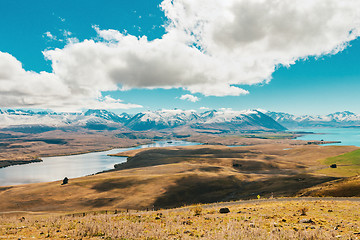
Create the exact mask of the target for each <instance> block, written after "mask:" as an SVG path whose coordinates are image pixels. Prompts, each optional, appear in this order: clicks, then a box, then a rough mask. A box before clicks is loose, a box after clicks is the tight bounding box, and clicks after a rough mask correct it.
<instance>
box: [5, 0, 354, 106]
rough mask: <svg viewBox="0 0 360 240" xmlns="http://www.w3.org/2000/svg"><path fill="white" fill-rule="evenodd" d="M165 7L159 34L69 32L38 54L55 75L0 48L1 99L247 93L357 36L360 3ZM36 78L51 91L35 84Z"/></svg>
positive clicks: (169, 0)
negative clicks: (31, 68) (59, 44)
mask: <svg viewBox="0 0 360 240" xmlns="http://www.w3.org/2000/svg"><path fill="white" fill-rule="evenodd" d="M161 7H162V9H163V10H164V12H165V14H166V16H167V18H168V19H169V24H168V26H167V27H166V34H165V35H164V36H162V37H161V38H160V39H155V40H153V41H149V40H148V39H147V38H146V36H143V37H136V36H132V35H129V34H127V33H121V32H119V31H117V30H112V29H109V30H101V29H99V28H98V27H94V28H95V30H96V32H97V34H98V38H97V39H89V40H84V41H81V42H80V41H78V40H77V39H73V40H71V39H70V40H69V41H68V44H67V45H66V46H65V47H64V48H63V49H54V50H46V51H44V55H45V57H46V58H47V59H48V60H50V61H51V62H52V67H53V72H52V73H45V72H43V73H40V74H37V73H33V72H26V71H24V70H23V69H22V67H21V64H20V63H19V62H17V60H16V59H15V60H14V59H10V57H9V56H7V57H4V56H2V55H1V57H2V58H3V59H2V60H1V59H0V61H4V59H5V60H6V59H7V60H9V59H10V60H9V61H10V62H11V64H13V65H14V66H12V68H9V69H7V68H0V76H1V74H2V75H4V76H10V77H7V78H6V79H5V82H7V83H6V84H3V83H4V81H3V80H1V81H2V84H1V85H0V92H1V93H2V92H5V93H6V94H1V97H0V100H1V102H4V101H3V100H6V101H5V102H8V105H10V103H11V102H12V103H16V104H21V102H23V103H24V104H29V103H32V104H34V105H36V104H39V103H41V100H45V99H50V100H48V102H49V105H50V103H54V102H56V103H57V104H58V105H67V104H68V103H67V102H68V99H71V100H74V99H75V98H76V99H80V100H81V101H80V102H82V103H86V104H89V102H90V100H88V99H91V101H95V100H96V99H97V98H98V97H99V96H101V92H102V91H109V90H118V89H119V88H120V89H122V90H127V89H131V88H150V89H152V88H165V89H169V88H183V89H185V90H188V91H189V92H190V93H192V94H194V93H201V94H203V95H206V96H227V95H233V96H238V95H242V94H247V93H248V91H246V90H244V89H242V88H241V87H239V86H244V85H252V84H258V83H267V82H269V81H270V80H271V75H272V73H273V72H274V71H275V68H276V67H277V66H279V65H284V66H290V65H292V64H294V63H295V62H296V61H297V60H299V59H304V58H307V57H309V56H322V55H324V54H336V53H337V52H339V51H341V50H343V49H344V48H345V47H346V46H347V45H348V43H349V42H350V41H351V40H354V39H356V38H357V37H358V36H359V33H360V31H359V29H360V17H359V16H360V1H358V0H344V1H338V0H327V1H323V0H282V1H273V0H254V1H248V0H226V1H218V0H197V1H193V0H164V1H163V2H162V4H161ZM67 35H68V37H69V34H67ZM0 64H1V63H0ZM2 64H5V65H6V64H10V63H2ZM14 69H15V70H14ZM14 79H16V80H15V81H14ZM34 82H41V83H42V84H44V86H41V87H40V88H41V89H44V88H46V89H47V92H48V93H47V92H46V93H42V92H40V91H37V90H35V89H33V88H34V87H33V86H34V84H33V83H34ZM21 83H24V84H21ZM14 84H15V85H19V87H18V88H17V87H15V86H13V85H14ZM20 85H21V86H20ZM23 85H30V86H29V88H24V87H23ZM11 88H12V89H13V90H12V91H13V92H11V91H10V89H11ZM58 89H60V90H58ZM32 91H34V92H36V93H39V94H40V96H36V94H34V92H32ZM19 92H21V95H19V94H17V93H19ZM52 92H54V98H53V100H51V98H50V95H51V94H52ZM43 95H46V96H43ZM58 95H61V96H58ZM19 96H21V97H19ZM94 99H95V100H94ZM43 104H47V102H44V103H43ZM118 104H120V103H118Z"/></svg>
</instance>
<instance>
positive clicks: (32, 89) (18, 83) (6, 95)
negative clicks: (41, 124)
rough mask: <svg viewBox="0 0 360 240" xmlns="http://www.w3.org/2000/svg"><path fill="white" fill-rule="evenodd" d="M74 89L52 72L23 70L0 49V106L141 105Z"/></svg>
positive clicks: (125, 107) (120, 107) (122, 107)
mask: <svg viewBox="0 0 360 240" xmlns="http://www.w3.org/2000/svg"><path fill="white" fill-rule="evenodd" d="M74 84H75V85H78V83H74ZM77 89H78V88H75V87H74V86H73V85H72V84H71V83H69V82H66V81H64V79H62V78H60V77H59V76H58V75H56V74H54V73H47V72H40V73H35V72H31V71H25V70H24V69H23V68H22V65H21V63H20V62H19V61H18V60H17V59H16V58H14V57H13V56H11V55H10V54H8V53H2V52H0V103H1V107H9V108H10V107H28V108H31V107H33V108H44V109H46V108H50V109H57V110H64V111H69V110H78V109H81V108H106V109H128V108H135V107H141V106H140V105H136V104H126V103H123V102H122V101H121V100H118V99H113V98H111V97H109V96H105V97H102V96H101V91H100V90H99V89H98V88H97V89H95V88H94V89H91V88H87V89H85V88H84V89H81V91H77ZM100 89H101V88H100Z"/></svg>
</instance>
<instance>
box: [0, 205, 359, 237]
mask: <svg viewBox="0 0 360 240" xmlns="http://www.w3.org/2000/svg"><path fill="white" fill-rule="evenodd" d="M355 200H356V199H349V200H334V199H318V200H313V199H301V200H299V199H278V200H277V199H270V200H265V201H263V200H256V201H243V202H242V201H240V202H234V203H220V204H212V205H209V206H207V205H193V206H189V207H186V208H179V209H169V210H158V211H128V212H127V211H115V210H114V209H112V210H108V211H102V212H77V213H57V214H47V213H42V214H35V213H11V214H2V215H1V216H0V239H20V238H21V239H28V238H35V239H63V238H66V239H69V238H70V239H109V240H110V239H256V240H258V239H324V240H325V239H326V240H331V239H359V238H360V213H359V212H358V211H354V209H359V208H360V199H357V200H356V201H355ZM222 207H228V209H229V210H230V212H229V213H226V214H220V213H219V209H220V208H222Z"/></svg>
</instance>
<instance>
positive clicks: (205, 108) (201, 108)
mask: <svg viewBox="0 0 360 240" xmlns="http://www.w3.org/2000/svg"><path fill="white" fill-rule="evenodd" d="M209 109H210V108H208V107H200V110H209Z"/></svg>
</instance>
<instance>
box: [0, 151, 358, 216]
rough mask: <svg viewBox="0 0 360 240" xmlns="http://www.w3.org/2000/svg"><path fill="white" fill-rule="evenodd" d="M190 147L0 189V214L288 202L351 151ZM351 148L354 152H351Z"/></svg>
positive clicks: (323, 178) (148, 153)
mask: <svg viewBox="0 0 360 240" xmlns="http://www.w3.org/2000/svg"><path fill="white" fill-rule="evenodd" d="M288 147H289V146H288V145H279V144H277V145H275V144H273V145H258V146H249V147H235V148H229V147H225V146H210V145H207V146H190V147H181V148H164V149H150V150H144V151H141V152H138V153H137V154H135V155H134V158H133V159H130V160H129V163H127V164H124V166H125V167H124V168H128V169H123V170H120V171H114V172H109V173H103V174H98V175H94V176H87V177H82V178H77V179H70V181H69V184H67V185H61V184H60V182H59V181H58V182H52V183H39V184H31V185H22V186H10V187H4V188H0V198H1V199H2V201H0V211H15V210H26V211H90V210H94V209H100V210H101V209H108V208H119V209H120V208H124V209H126V208H128V209H139V210H143V209H146V208H152V207H153V206H154V207H155V208H173V207H179V206H183V205H189V204H197V203H211V202H218V201H231V200H238V199H254V198H256V196H257V195H258V194H260V195H261V196H263V197H270V196H271V195H273V196H275V197H281V196H294V195H296V194H297V192H298V191H301V190H303V189H306V188H310V187H313V186H316V185H318V184H321V183H324V182H328V181H332V180H334V179H335V178H332V177H327V176H320V175H314V174H311V173H309V172H311V171H312V169H313V168H318V167H322V165H321V164H320V162H319V161H318V160H317V159H322V158H325V157H329V156H336V155H339V154H341V153H344V152H347V151H351V150H352V149H354V148H355V147H333V146H328V147H322V146H293V147H292V149H290V150H284V149H287V148H288ZM355 149H356V148H355Z"/></svg>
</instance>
